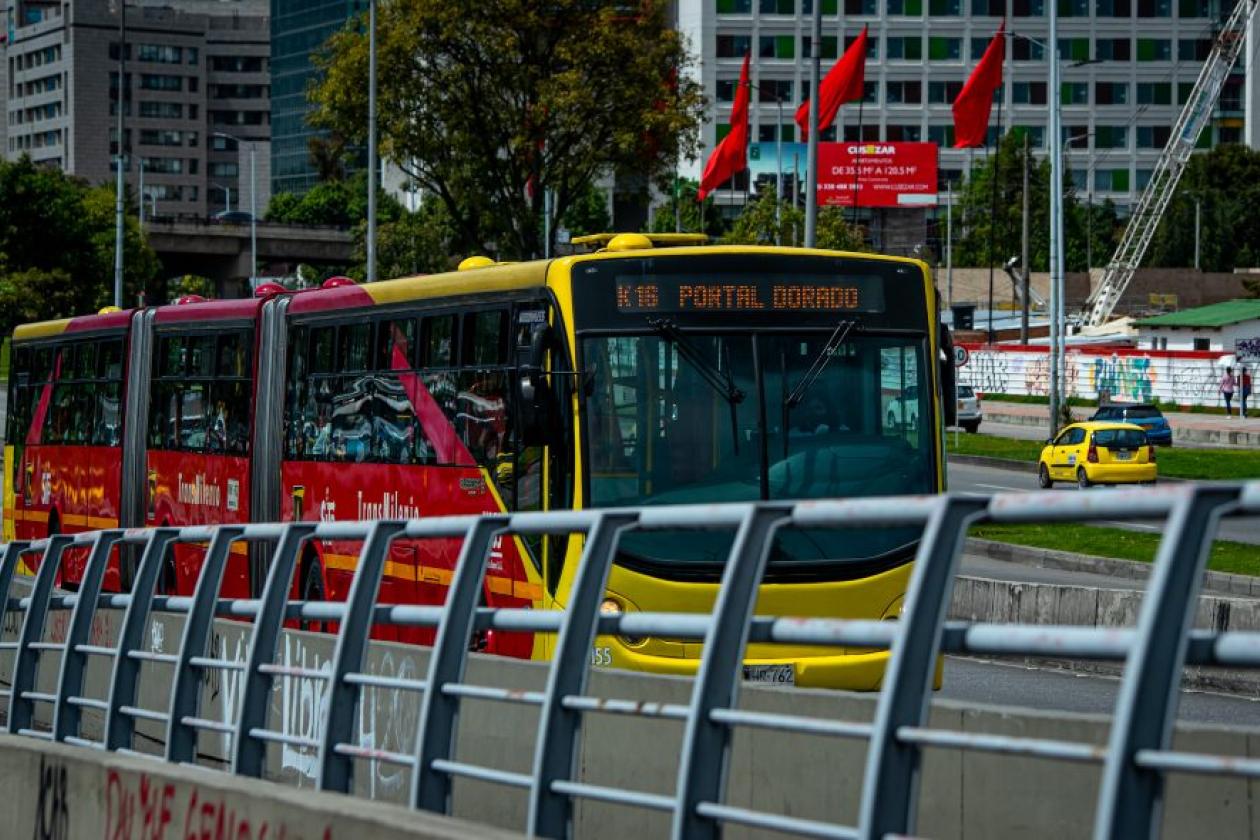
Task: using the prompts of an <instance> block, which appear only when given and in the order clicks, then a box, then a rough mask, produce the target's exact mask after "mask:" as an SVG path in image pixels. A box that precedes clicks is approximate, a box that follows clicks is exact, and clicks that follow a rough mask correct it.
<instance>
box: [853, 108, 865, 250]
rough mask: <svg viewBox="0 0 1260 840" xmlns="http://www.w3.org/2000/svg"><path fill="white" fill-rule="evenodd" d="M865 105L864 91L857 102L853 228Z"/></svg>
mask: <svg viewBox="0 0 1260 840" xmlns="http://www.w3.org/2000/svg"><path fill="white" fill-rule="evenodd" d="M865 104H866V91H865V90H863V91H862V98H861V99H859V100H858V130H857V154H856V155H854V156H853V227H854V228H856V227H857V223H858V171H859V170H861V168H862V106H863V105H865Z"/></svg>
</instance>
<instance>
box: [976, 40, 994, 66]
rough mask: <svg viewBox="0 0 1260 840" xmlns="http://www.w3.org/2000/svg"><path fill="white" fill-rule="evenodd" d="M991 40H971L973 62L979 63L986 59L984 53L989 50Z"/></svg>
mask: <svg viewBox="0 0 1260 840" xmlns="http://www.w3.org/2000/svg"><path fill="white" fill-rule="evenodd" d="M990 41H991V39H989V38H972V39H971V60H972V61H978V60H979V59H981V58H983V57H984V51H985V50H987V49H988V48H989V43H990Z"/></svg>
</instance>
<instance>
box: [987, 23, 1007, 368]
mask: <svg viewBox="0 0 1260 840" xmlns="http://www.w3.org/2000/svg"><path fill="white" fill-rule="evenodd" d="M1004 37H1005V36H1004ZM1002 87H1003V86H1002V85H1001V84H999V85H998V106H997V137H995V138H994V141H993V177H992V195H993V197H992V202H991V204H990V207H989V209H990V214H989V336H988V338H989V344H993V342H994V339H995V337H996V336H995V334H994V332H993V252H994V250H995V249H996V247H997V206H998V173H999V172H1000V168H999V166H998V161H999V158H1000V157H1001V149H1002V99H1003V95H1004V93H1005V91H1004V90H1003V89H1002ZM985 145H986V146H987V145H988V138H987V137H986V138H985Z"/></svg>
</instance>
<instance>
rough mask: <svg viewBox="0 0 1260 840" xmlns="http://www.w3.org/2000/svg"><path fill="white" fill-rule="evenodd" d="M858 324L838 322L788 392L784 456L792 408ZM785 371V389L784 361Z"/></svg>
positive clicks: (803, 396)
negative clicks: (803, 373)
mask: <svg viewBox="0 0 1260 840" xmlns="http://www.w3.org/2000/svg"><path fill="white" fill-rule="evenodd" d="M856 326H857V321H841V322H840V323H838V324H836V328H835V329H834V330H832V331H831V335H830V336H828V338H827V343H826V344H824V345H823V348H822V350H819V351H818V355H817V356H815V357H814V361H813V363H812V364H811V365H810V366H809V370H807V371H805V375H804V376H803V377H801V381H800V382H797V383H796V387H795V388H793V389H792V393H790V394H787V395H786V396H784V398H783V408H782V410H783V416H782V419H781V424H782V427H783V458H784V460H786V459H787V457H788V450H789V447H790V444H789V442H788V437H789V435H788V424H789V422H790V419H791V418H790V417H789V415H790V414H791V412H792V409H794V408H796V406H798V405H800V403H801V400H803V399H805V393H806V392H807V391H809V389H810V388H811V387H813V385H814V383H815V382H817V381H818V377H820V376H822V372H823V371H824V370H826V369H827V365H829V364H830V363H831V358H832V356H834V355H835V354H836V351H837V350H839V349H840V345H842V344H844V340H845V339H846V338H848V337H849V333H850V332H852V331H853V328H854V327H856ZM783 366H784V368H785V369H784V371H783V376H782V379H781V380H780V381H781V382H782V383H783V387H784V389H786V388H787V370H786V367H787V365H786V363H784V365H783Z"/></svg>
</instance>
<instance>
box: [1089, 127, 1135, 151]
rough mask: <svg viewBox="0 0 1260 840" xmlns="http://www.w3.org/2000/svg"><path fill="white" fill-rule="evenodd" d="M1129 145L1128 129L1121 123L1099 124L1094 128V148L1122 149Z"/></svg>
mask: <svg viewBox="0 0 1260 840" xmlns="http://www.w3.org/2000/svg"><path fill="white" fill-rule="evenodd" d="M1128 145H1129V129H1128V126H1123V125H1100V126H1096V127H1095V129H1094V148H1095V149H1124V148H1126V147H1128Z"/></svg>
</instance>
